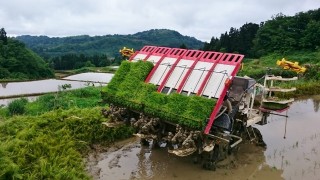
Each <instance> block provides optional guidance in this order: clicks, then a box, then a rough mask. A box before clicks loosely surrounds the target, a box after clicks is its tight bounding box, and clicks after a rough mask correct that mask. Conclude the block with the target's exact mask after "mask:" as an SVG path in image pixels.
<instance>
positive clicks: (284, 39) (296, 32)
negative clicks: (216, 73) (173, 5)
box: [203, 8, 320, 57]
mask: <svg viewBox="0 0 320 180" xmlns="http://www.w3.org/2000/svg"><path fill="white" fill-rule="evenodd" d="M319 34H320V8H319V9H317V10H310V11H308V12H300V13H297V14H296V15H295V16H286V15H284V14H282V13H279V14H277V15H275V16H274V17H272V18H271V19H270V20H267V21H265V22H262V23H260V24H254V23H246V24H244V25H243V26H241V27H240V28H239V29H237V28H234V27H232V28H230V31H229V32H225V33H223V34H221V36H220V38H217V37H212V39H211V41H210V43H205V45H204V48H203V49H204V50H214V51H223V52H238V53H241V54H245V55H246V57H261V56H263V55H267V54H270V53H281V54H287V53H290V52H295V51H318V50H319V46H320V36H319Z"/></svg>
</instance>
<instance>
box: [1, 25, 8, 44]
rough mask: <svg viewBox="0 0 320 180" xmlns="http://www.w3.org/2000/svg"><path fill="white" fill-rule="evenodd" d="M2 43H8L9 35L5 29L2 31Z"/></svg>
mask: <svg viewBox="0 0 320 180" xmlns="http://www.w3.org/2000/svg"><path fill="white" fill-rule="evenodd" d="M0 41H3V44H5V45H6V44H7V43H8V38H7V33H6V31H5V30H4V28H1V29H0Z"/></svg>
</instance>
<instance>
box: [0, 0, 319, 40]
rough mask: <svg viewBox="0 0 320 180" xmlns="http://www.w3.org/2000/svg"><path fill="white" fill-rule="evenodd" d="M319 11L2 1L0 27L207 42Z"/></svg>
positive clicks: (243, 3) (238, 0)
mask: <svg viewBox="0 0 320 180" xmlns="http://www.w3.org/2000/svg"><path fill="white" fill-rule="evenodd" d="M319 7H320V0H3V1H2V2H1V3H0V27H4V28H5V29H6V32H7V34H8V35H9V36H13V35H47V36H73V35H84V34H87V35H91V36H94V35H107V34H134V33H136V32H140V31H145V30H149V29H160V28H161V29H172V30H176V31H178V32H180V33H181V34H182V35H187V36H193V37H195V38H197V39H199V40H202V41H210V39H211V37H212V36H215V37H220V34H221V33H224V32H225V31H229V29H230V27H236V28H239V27H241V26H242V25H243V24H244V23H246V22H248V23H249V22H253V23H260V22H262V21H266V20H269V19H271V16H272V15H275V14H277V13H280V12H282V13H283V14H285V15H289V16H292V15H294V14H295V13H297V12H301V11H308V10H311V9H318V8H319Z"/></svg>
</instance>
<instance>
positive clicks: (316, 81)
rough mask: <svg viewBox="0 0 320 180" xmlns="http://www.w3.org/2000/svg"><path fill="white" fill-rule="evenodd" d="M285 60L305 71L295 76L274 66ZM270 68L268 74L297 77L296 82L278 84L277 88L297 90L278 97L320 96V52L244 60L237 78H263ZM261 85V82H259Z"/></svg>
mask: <svg viewBox="0 0 320 180" xmlns="http://www.w3.org/2000/svg"><path fill="white" fill-rule="evenodd" d="M283 57H284V58H286V59H287V60H289V61H292V62H299V65H302V66H306V67H307V71H306V72H305V73H304V74H297V73H295V72H293V71H290V70H283V69H282V68H281V67H279V66H277V65H276V61H277V60H281V59H282V58H283ZM268 68H270V69H271V70H270V73H271V74H275V75H278V76H282V77H294V76H298V77H299V79H298V80H297V81H290V82H278V83H279V84H278V85H279V86H281V87H284V88H290V87H296V88H297V90H296V91H294V92H289V93H282V94H281V93H278V94H277V95H278V96H280V97H301V96H309V95H317V94H320V91H319V89H320V51H318V52H308V53H307V52H295V53H292V54H290V55H286V56H283V55H280V54H271V55H269V56H264V57H261V58H260V59H245V60H244V68H243V70H241V71H240V72H239V73H238V75H239V76H244V75H247V76H250V77H253V78H255V79H259V78H261V77H263V76H264V75H265V74H266V72H267V69H268ZM259 83H262V84H263V80H262V81H259Z"/></svg>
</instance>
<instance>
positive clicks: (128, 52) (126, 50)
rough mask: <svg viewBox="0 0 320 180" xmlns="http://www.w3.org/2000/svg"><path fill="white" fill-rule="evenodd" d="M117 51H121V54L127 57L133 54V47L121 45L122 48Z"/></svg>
mask: <svg viewBox="0 0 320 180" xmlns="http://www.w3.org/2000/svg"><path fill="white" fill-rule="evenodd" d="M119 52H120V53H121V55H122V56H124V57H128V58H129V57H130V56H132V55H133V54H134V51H133V48H131V49H129V48H126V47H123V48H122V49H120V51H119Z"/></svg>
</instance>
